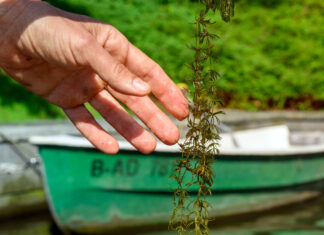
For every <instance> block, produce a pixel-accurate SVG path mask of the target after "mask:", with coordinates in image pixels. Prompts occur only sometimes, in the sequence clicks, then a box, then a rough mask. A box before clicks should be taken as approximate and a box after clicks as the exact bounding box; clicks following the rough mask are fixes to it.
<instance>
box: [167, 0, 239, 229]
mask: <svg viewBox="0 0 324 235" xmlns="http://www.w3.org/2000/svg"><path fill="white" fill-rule="evenodd" d="M217 10H219V11H220V13H221V16H222V19H223V20H224V21H226V22H228V21H229V20H230V18H231V16H233V15H234V0H199V1H198V15H197V17H196V22H195V26H196V32H195V45H194V46H192V47H191V49H192V50H194V55H195V57H194V61H193V63H192V64H191V65H190V68H191V69H192V71H193V76H192V78H190V79H189V82H191V83H192V84H193V86H194V92H193V100H192V101H193V102H192V103H191V104H190V111H191V115H190V116H189V117H188V132H187V133H186V138H185V141H184V142H183V143H181V144H180V147H181V151H182V157H181V159H178V160H177V162H176V167H175V170H174V174H173V175H172V176H171V177H172V178H174V179H175V180H176V181H177V184H178V188H177V189H176V191H175V192H174V211H173V214H172V217H171V220H170V227H171V229H174V230H177V231H178V233H179V234H185V233H190V231H192V232H194V233H195V234H196V235H200V234H209V229H208V222H209V216H208V210H209V209H210V207H211V205H210V204H209V203H208V202H207V200H206V197H208V196H210V195H212V190H211V187H212V184H213V182H214V178H215V173H214V172H213V170H212V164H213V162H214V161H215V155H216V154H219V150H218V141H219V139H220V136H219V130H218V127H217V123H218V122H219V118H218V115H220V114H222V111H216V110H217V108H218V107H219V104H220V103H221V100H220V99H219V96H218V90H217V80H218V79H219V77H220V75H219V73H218V72H217V71H216V70H215V66H214V61H215V60H216V56H215V54H214V53H213V41H214V40H215V39H217V37H218V36H217V35H216V34H213V33H211V32H210V30H209V26H210V25H211V24H212V23H213V22H212V20H211V18H210V17H211V14H215V12H216V11H217ZM192 193H194V194H196V195H194V196H192V195H191V194H192Z"/></svg>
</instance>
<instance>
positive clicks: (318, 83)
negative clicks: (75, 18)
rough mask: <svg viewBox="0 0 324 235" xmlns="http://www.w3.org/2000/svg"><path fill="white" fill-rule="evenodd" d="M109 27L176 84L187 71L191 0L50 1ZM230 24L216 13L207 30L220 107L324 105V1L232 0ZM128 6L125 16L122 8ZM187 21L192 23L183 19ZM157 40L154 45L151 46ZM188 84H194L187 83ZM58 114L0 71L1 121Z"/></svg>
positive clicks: (59, 115)
mask: <svg viewBox="0 0 324 235" xmlns="http://www.w3.org/2000/svg"><path fill="white" fill-rule="evenodd" d="M48 2H50V3H51V4H53V5H55V6H57V7H60V8H62V9H65V10H67V11H72V12H75V13H80V14H86V15H90V16H92V17H95V18H98V19H100V20H103V21H105V22H109V23H111V24H113V25H115V26H116V27H117V28H118V29H119V30H120V31H121V32H122V33H124V34H125V35H126V36H127V37H128V38H129V40H130V41H131V42H132V43H134V44H135V45H136V46H137V47H139V48H140V49H142V50H143V51H144V52H145V53H147V54H148V55H149V56H151V57H152V58H153V59H154V60H156V61H157V62H158V63H159V64H160V65H161V66H162V67H163V68H164V69H165V70H166V72H167V73H168V74H169V75H170V77H171V78H172V79H173V80H174V81H175V82H176V83H183V82H186V81H185V78H186V77H189V76H190V74H191V71H190V68H188V66H187V64H190V62H191V61H190V60H191V58H192V57H193V52H192V51H190V50H188V49H187V46H188V45H187V42H191V41H192V38H190V36H191V35H192V33H191V32H193V31H194V27H195V26H194V21H195V19H194V16H195V12H196V11H197V1H195V0H188V1H182V0H156V1H145V0H120V1H110V0H93V1H86V0H56V1H54V0H49V1H48ZM235 3H236V8H235V11H236V12H237V14H236V17H235V18H233V20H232V21H231V23H230V25H229V24H224V23H221V20H220V16H216V18H215V21H216V22H217V23H216V24H214V25H213V26H212V32H213V33H216V34H218V35H221V37H220V39H218V40H217V41H216V43H215V51H214V52H215V55H217V56H218V57H219V60H218V61H217V62H216V65H217V68H216V69H217V71H218V72H219V73H220V75H221V76H222V78H221V79H219V83H218V87H220V88H221V90H222V91H221V92H220V96H221V98H222V99H223V101H224V103H225V106H224V108H229V109H245V110H253V111H256V110H282V109H288V110H324V68H323V63H322V61H324V49H323V48H324V47H323V44H324V41H323V38H322V32H321V28H322V25H323V24H324V17H322V14H323V12H324V2H321V1H317V0H283V1H276V0H237V1H235ZM125 12H127V14H125ZM188 22H192V23H188ZM157 45H158V49H157ZM189 88H190V89H192V87H189ZM62 117H64V115H63V112H62V111H60V110H59V109H58V108H56V107H54V106H52V105H50V104H48V103H46V102H45V101H43V100H42V99H41V98H39V97H37V96H35V95H31V94H30V93H29V92H28V91H26V90H24V88H22V87H20V85H18V84H17V83H15V82H14V81H12V80H11V79H9V78H8V77H7V76H6V75H4V74H3V73H0V121H1V122H7V121H10V122H15V121H29V120H36V119H46V118H62Z"/></svg>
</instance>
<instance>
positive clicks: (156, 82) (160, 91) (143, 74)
mask: <svg viewBox="0 0 324 235" xmlns="http://www.w3.org/2000/svg"><path fill="white" fill-rule="evenodd" d="M125 65H126V67H127V68H128V69H129V70H130V71H131V72H133V73H134V74H136V75H137V76H139V77H140V78H142V79H143V80H144V81H145V82H147V83H148V84H149V85H150V86H151V89H152V93H153V94H154V96H155V97H156V98H158V99H159V100H160V102H161V103H162V104H163V106H164V107H165V108H166V109H167V110H168V111H169V112H170V113H171V114H172V115H173V116H174V117H176V118H177V119H179V120H183V119H185V118H186V117H187V116H188V114H189V109H188V103H187V100H186V98H185V97H184V96H183V94H182V92H181V91H180V89H179V88H178V87H177V86H176V85H175V84H174V82H173V81H172V80H171V79H170V78H169V76H168V75H167V74H166V73H165V72H164V71H163V69H162V68H161V67H160V66H159V65H158V64H157V63H156V62H154V61H153V60H152V59H151V58H149V57H148V56H147V55H145V54H144V53H143V52H142V51H141V50H139V49H138V48H136V47H135V46H134V45H132V44H131V43H130V44H129V50H128V55H127V59H126V61H125Z"/></svg>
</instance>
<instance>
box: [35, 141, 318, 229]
mask: <svg viewBox="0 0 324 235" xmlns="http://www.w3.org/2000/svg"><path fill="white" fill-rule="evenodd" d="M40 154H41V156H42V159H43V162H44V167H45V175H46V187H47V191H48V194H49V201H50V204H51V207H52V211H53V212H54V215H55V217H56V220H57V222H58V223H59V224H60V225H61V226H62V227H63V228H67V229H69V230H74V231H82V232H83V233H87V232H88V233H93V232H94V230H95V232H100V231H104V230H106V229H113V228H117V227H120V226H142V225H148V224H149V225H152V224H161V223H166V222H167V221H168V220H169V218H170V215H171V211H172V208H173V203H172V193H171V191H172V190H173V189H175V187H176V185H175V182H174V181H173V180H172V179H170V178H169V176H170V175H171V172H172V168H173V163H174V160H175V159H176V158H177V157H179V154H175V153H153V154H151V155H142V154H139V153H138V152H120V153H119V154H118V155H114V156H108V155H105V154H103V153H101V152H98V151H96V150H92V149H82V148H63V147H49V146H42V147H40ZM213 168H214V170H215V172H216V180H215V184H214V186H213V190H214V191H215V192H214V196H213V197H210V198H209V201H210V202H211V203H212V205H213V207H214V208H213V210H214V211H215V213H216V215H217V213H218V212H219V213H220V214H223V215H226V213H229V214H230V212H231V211H234V210H235V211H237V212H240V210H242V211H244V208H245V210H246V209H249V207H251V209H252V208H253V206H254V205H256V204H265V203H267V202H269V200H272V201H273V200H277V201H278V202H279V201H280V200H282V201H283V202H284V198H286V197H287V196H291V195H292V194H293V191H285V190H279V189H287V188H289V187H292V186H298V185H305V184H308V183H312V182H316V181H321V180H324V156H323V155H321V154H318V155H312V156H309V157H307V156H299V157H290V158H280V157H278V156H275V157H267V158H264V157H259V158H258V157H253V158H252V157H251V158H249V159H247V158H239V157H235V158H231V157H220V158H219V160H217V162H216V163H215V164H214V166H213ZM261 189H262V190H261ZM271 189H275V190H274V191H271ZM291 190H293V189H292V188H291ZM243 191H244V193H242V192H243ZM298 193H300V192H298Z"/></svg>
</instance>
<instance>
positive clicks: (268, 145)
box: [29, 125, 324, 155]
mask: <svg viewBox="0 0 324 235" xmlns="http://www.w3.org/2000/svg"><path fill="white" fill-rule="evenodd" d="M221 137H222V139H221V141H220V152H221V154H223V155H298V154H310V153H324V144H319V145H306V146H303V145H300V146H295V145H294V146H292V145H290V143H289V129H288V127H287V126H286V125H278V126H270V127H263V128H257V129H249V130H242V131H236V132H234V133H233V134H227V133H224V134H221ZM233 138H235V141H236V142H237V144H238V147H236V146H235V144H234V141H233ZM181 141H183V140H180V142H181ZM29 142H30V143H32V144H35V145H51V146H67V147H79V148H94V147H93V146H92V145H91V143H90V142H89V141H88V140H87V139H85V138H84V137H80V136H71V135H64V134H63V135H50V136H32V137H30V138H29ZM119 148H120V149H121V150H129V151H135V148H134V147H133V146H132V145H131V144H130V143H128V142H127V141H125V140H123V141H119ZM155 151H157V152H180V148H179V146H178V145H173V146H168V145H165V144H163V143H161V142H158V144H157V147H156V150H155Z"/></svg>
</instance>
